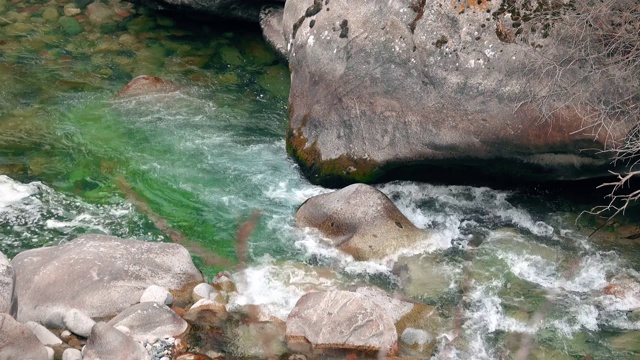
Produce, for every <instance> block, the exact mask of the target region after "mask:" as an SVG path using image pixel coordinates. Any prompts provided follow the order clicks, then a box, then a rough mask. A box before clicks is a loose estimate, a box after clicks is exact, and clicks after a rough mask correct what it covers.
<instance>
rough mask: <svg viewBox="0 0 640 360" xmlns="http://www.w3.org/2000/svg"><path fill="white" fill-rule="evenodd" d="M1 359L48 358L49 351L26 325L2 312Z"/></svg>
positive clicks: (36, 359) (0, 326)
mask: <svg viewBox="0 0 640 360" xmlns="http://www.w3.org/2000/svg"><path fill="white" fill-rule="evenodd" d="M0 334H2V336H0V359H30V360H47V359H48V357H49V356H48V353H47V349H46V348H45V346H44V345H42V343H40V340H38V338H37V337H36V335H34V334H33V332H32V331H31V330H29V328H28V327H27V326H26V325H23V324H21V323H19V322H17V321H16V320H14V319H13V318H12V317H11V316H9V315H8V314H0Z"/></svg>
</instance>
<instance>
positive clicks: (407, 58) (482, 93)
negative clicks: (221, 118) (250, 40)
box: [270, 0, 636, 186]
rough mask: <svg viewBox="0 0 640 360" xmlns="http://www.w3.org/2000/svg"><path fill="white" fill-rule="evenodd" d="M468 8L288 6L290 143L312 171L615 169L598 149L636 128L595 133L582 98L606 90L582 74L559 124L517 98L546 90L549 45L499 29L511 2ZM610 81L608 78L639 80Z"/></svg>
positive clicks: (587, 173)
mask: <svg viewBox="0 0 640 360" xmlns="http://www.w3.org/2000/svg"><path fill="white" fill-rule="evenodd" d="M455 3H456V2H455V1H454V2H453V4H452V1H450V0H436V1H427V2H426V3H424V2H422V5H421V3H420V2H415V4H414V5H412V4H410V3H409V2H403V1H386V0H374V1H368V2H363V1H350V0H332V1H331V3H327V4H325V2H322V1H315V2H312V1H310V0H290V1H287V2H286V4H285V7H284V15H283V20H282V30H283V33H284V38H285V43H286V44H288V49H287V50H288V59H289V65H290V69H291V92H290V96H289V129H288V134H287V149H288V151H289V153H290V154H291V155H292V156H293V157H294V158H295V159H296V160H297V161H298V163H299V164H300V166H301V169H302V171H303V172H304V173H305V175H306V176H307V177H308V178H309V179H310V180H311V181H312V182H314V183H319V184H325V185H330V186H333V185H342V184H345V183H353V182H372V181H376V180H380V179H385V180H386V179H389V178H398V177H402V178H418V179H427V180H430V179H433V180H440V181H448V182H451V181H455V182H458V183H478V182H481V180H482V182H483V183H484V182H488V181H494V182H496V181H497V182H503V183H504V182H507V181H511V182H516V181H523V180H525V181H542V180H568V179H582V178H587V177H597V176H603V175H607V171H606V170H607V169H608V168H609V159H608V154H606V153H602V152H598V151H597V150H598V149H602V148H603V146H604V145H605V143H606V142H608V141H615V140H618V139H621V138H622V137H623V136H625V135H626V134H627V133H628V132H629V131H630V130H631V129H632V127H633V126H634V125H636V124H619V125H616V126H617V128H614V129H610V130H611V133H609V132H607V131H602V132H600V133H598V134H596V133H595V132H593V131H591V129H590V128H585V126H586V125H587V123H586V122H588V121H589V116H592V114H590V113H589V110H588V109H586V108H585V109H583V108H581V107H580V105H579V103H578V102H577V101H578V100H575V101H576V102H575V103H573V102H572V101H574V100H573V99H574V98H576V97H578V98H579V95H578V94H580V93H581V92H585V91H587V90H588V89H589V87H592V86H594V84H590V83H589V81H578V80H576V85H575V86H574V87H572V90H571V92H572V93H573V94H575V96H574V97H570V99H561V98H557V99H550V101H552V102H553V101H557V103H556V104H555V105H558V106H561V107H562V108H561V110H560V111H557V112H554V113H553V114H551V115H550V116H551V119H548V120H549V121H544V119H545V118H544V116H545V115H544V114H542V113H541V112H540V111H539V110H538V107H537V106H536V105H537V104H535V103H533V102H531V103H527V102H524V103H521V104H520V106H516V105H517V104H518V103H520V101H521V99H522V97H523V96H525V95H524V94H523V93H525V92H527V91H531V92H536V91H537V90H541V89H543V86H546V84H544V82H540V85H539V87H540V89H538V88H532V87H533V86H536V84H534V82H532V81H530V74H531V71H530V69H531V66H532V65H531V61H532V58H533V57H534V56H535V53H536V49H534V47H533V46H529V45H524V44H515V43H513V42H505V41H503V40H501V39H500V38H499V37H498V35H497V34H496V27H497V26H498V25H500V24H502V23H501V22H499V19H500V18H499V17H498V16H497V15H498V14H495V15H496V16H492V13H494V12H496V11H497V10H498V8H499V7H500V6H501V4H502V2H500V1H493V2H489V1H482V2H481V3H480V2H478V5H476V4H475V2H473V4H471V3H472V2H468V3H469V4H471V5H469V6H468V8H466V7H465V6H464V5H463V6H462V11H461V10H460V9H459V8H458V7H457V6H455ZM463 3H464V2H463ZM272 16H273V17H275V16H276V14H274V15H272ZM500 21H501V20H500ZM270 38H272V39H274V40H273V41H274V42H275V39H276V38H277V36H272V35H270ZM551 42H552V39H551V38H549V39H547V40H546V42H545V45H544V46H549V47H552V48H551V50H550V51H553V52H556V53H559V54H562V53H563V52H564V53H570V50H569V49H568V48H563V45H562V44H561V43H560V42H556V43H551ZM545 49H546V48H545ZM609 79H611V83H610V84H601V85H602V86H605V88H610V89H613V88H618V87H619V86H622V85H624V84H625V82H628V81H629V79H623V78H617V77H616V76H614V75H610V77H609ZM581 80H584V79H581ZM604 95H606V94H604ZM565 101H566V102H568V103H566V104H565V103H564V102H565ZM550 106H552V107H553V105H550ZM582 129H584V130H582ZM585 149H593V150H592V151H587V150H585Z"/></svg>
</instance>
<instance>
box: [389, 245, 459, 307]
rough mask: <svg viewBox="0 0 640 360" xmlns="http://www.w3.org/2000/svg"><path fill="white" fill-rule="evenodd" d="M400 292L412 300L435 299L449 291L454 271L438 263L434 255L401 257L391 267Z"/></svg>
mask: <svg viewBox="0 0 640 360" xmlns="http://www.w3.org/2000/svg"><path fill="white" fill-rule="evenodd" d="M393 273H394V274H395V275H396V276H398V278H399V279H400V283H399V286H400V289H401V290H402V292H403V293H404V294H405V295H407V296H410V297H414V298H437V297H438V296H441V295H443V294H445V293H446V292H447V291H448V290H449V286H450V285H451V283H452V280H453V274H455V269H452V268H450V267H448V266H447V265H446V264H443V263H440V262H439V261H438V256H436V255H435V254H419V255H414V256H410V257H401V258H400V259H398V261H397V262H396V263H395V264H394V266H393Z"/></svg>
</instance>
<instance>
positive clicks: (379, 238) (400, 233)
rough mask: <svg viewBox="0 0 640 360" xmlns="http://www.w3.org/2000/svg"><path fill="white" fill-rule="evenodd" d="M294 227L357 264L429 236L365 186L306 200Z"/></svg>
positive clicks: (374, 191)
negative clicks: (311, 230)
mask: <svg viewBox="0 0 640 360" xmlns="http://www.w3.org/2000/svg"><path fill="white" fill-rule="evenodd" d="M296 224H297V225H298V226H300V227H311V228H315V229H318V230H320V232H321V233H322V235H323V236H325V237H327V238H328V239H330V240H331V242H332V244H333V246H335V247H337V248H338V249H340V250H342V251H344V252H346V253H348V254H350V255H352V256H353V257H354V258H355V259H356V260H369V259H382V258H384V257H386V256H389V255H393V254H395V253H397V252H398V251H400V250H402V249H407V248H410V247H412V246H415V245H416V244H417V243H419V242H421V241H423V240H425V239H427V238H428V237H429V236H430V234H429V233H428V232H426V231H424V230H421V229H418V228H417V227H416V226H415V225H413V223H411V221H410V220H409V219H407V217H406V216H404V215H403V214H402V213H401V212H400V210H398V208H397V207H396V206H395V205H394V204H393V202H392V201H391V200H390V199H389V198H388V197H387V196H386V195H385V194H383V193H382V192H380V191H379V190H377V189H375V188H373V187H371V186H369V185H364V184H353V185H350V186H347V187H346V188H344V189H341V190H338V191H335V192H332V193H329V194H323V195H318V196H314V197H312V198H310V199H308V200H307V201H305V203H304V204H302V206H300V208H299V209H298V212H297V213H296Z"/></svg>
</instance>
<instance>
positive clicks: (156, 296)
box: [140, 285, 173, 305]
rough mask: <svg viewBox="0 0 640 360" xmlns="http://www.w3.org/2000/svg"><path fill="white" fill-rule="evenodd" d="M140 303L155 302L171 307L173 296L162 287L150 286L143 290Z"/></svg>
mask: <svg viewBox="0 0 640 360" xmlns="http://www.w3.org/2000/svg"><path fill="white" fill-rule="evenodd" d="M140 302H157V303H160V304H165V305H171V304H172V303H173V295H171V293H170V292H169V290H167V288H164V287H162V286H158V285H151V286H149V287H148V288H146V289H145V291H144V292H143V293H142V296H140Z"/></svg>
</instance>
